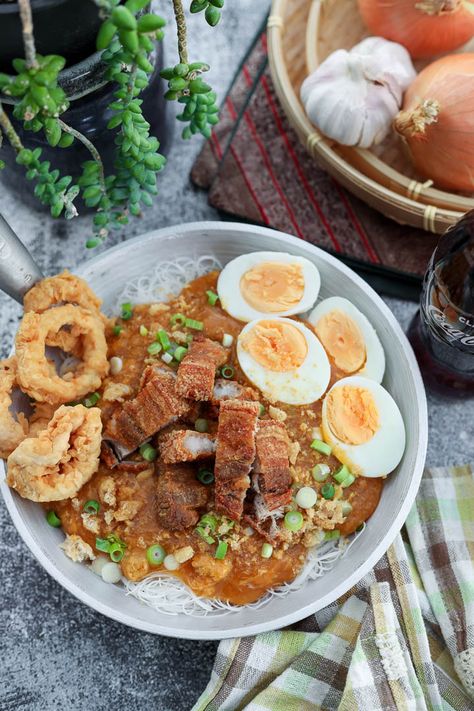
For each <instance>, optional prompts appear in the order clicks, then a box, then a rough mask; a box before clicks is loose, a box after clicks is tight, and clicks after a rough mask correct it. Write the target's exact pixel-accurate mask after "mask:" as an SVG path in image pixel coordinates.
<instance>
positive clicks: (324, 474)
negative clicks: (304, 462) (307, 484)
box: [311, 464, 331, 482]
mask: <svg viewBox="0 0 474 711" xmlns="http://www.w3.org/2000/svg"><path fill="white" fill-rule="evenodd" d="M330 471H331V470H330V468H329V467H328V465H327V464H316V465H315V466H314V467H313V468H312V470H311V474H312V475H313V479H314V480H315V481H318V482H323V481H326V479H327V478H328V476H329V473H330Z"/></svg>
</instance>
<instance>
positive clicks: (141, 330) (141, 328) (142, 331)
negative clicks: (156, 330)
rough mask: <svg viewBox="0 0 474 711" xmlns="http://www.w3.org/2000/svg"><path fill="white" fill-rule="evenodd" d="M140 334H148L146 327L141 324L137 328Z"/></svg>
mask: <svg viewBox="0 0 474 711" xmlns="http://www.w3.org/2000/svg"><path fill="white" fill-rule="evenodd" d="M139 331H140V336H148V329H147V327H146V326H144V325H143V324H142V325H141V326H140V328H139Z"/></svg>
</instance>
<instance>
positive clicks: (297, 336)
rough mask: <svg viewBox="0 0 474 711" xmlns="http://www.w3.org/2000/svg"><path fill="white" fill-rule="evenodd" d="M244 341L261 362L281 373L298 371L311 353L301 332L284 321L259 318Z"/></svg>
mask: <svg viewBox="0 0 474 711" xmlns="http://www.w3.org/2000/svg"><path fill="white" fill-rule="evenodd" d="M240 342H241V345H242V348H243V349H244V350H246V351H247V352H248V353H250V355H251V356H252V358H253V359H254V360H256V361H257V363H259V364H260V365H262V366H263V367H264V368H266V369H267V370H272V371H275V372H277V373H284V372H287V371H289V370H296V369H297V368H299V367H300V366H301V365H302V364H303V362H304V360H305V358H306V355H307V353H308V346H307V344H306V339H305V337H304V336H303V334H302V333H301V331H299V330H298V329H297V328H296V327H295V326H292V325H291V324H290V323H285V322H282V321H259V322H258V323H257V324H256V325H255V326H254V327H253V328H251V329H250V330H249V331H247V333H245V334H244V335H243V336H242V337H241V341H240Z"/></svg>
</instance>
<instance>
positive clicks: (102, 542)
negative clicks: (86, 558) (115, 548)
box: [95, 538, 110, 553]
mask: <svg viewBox="0 0 474 711" xmlns="http://www.w3.org/2000/svg"><path fill="white" fill-rule="evenodd" d="M95 547H96V548H97V550H98V551H102V553H108V552H109V550H110V541H108V540H107V538H96V539H95Z"/></svg>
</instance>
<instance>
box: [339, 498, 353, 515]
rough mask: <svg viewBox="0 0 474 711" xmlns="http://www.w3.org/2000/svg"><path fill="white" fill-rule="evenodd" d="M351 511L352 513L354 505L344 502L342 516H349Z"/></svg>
mask: <svg viewBox="0 0 474 711" xmlns="http://www.w3.org/2000/svg"><path fill="white" fill-rule="evenodd" d="M351 511H352V504H350V503H349V502H348V501H343V502H342V508H341V512H342V515H343V516H349V514H350V512H351Z"/></svg>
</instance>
